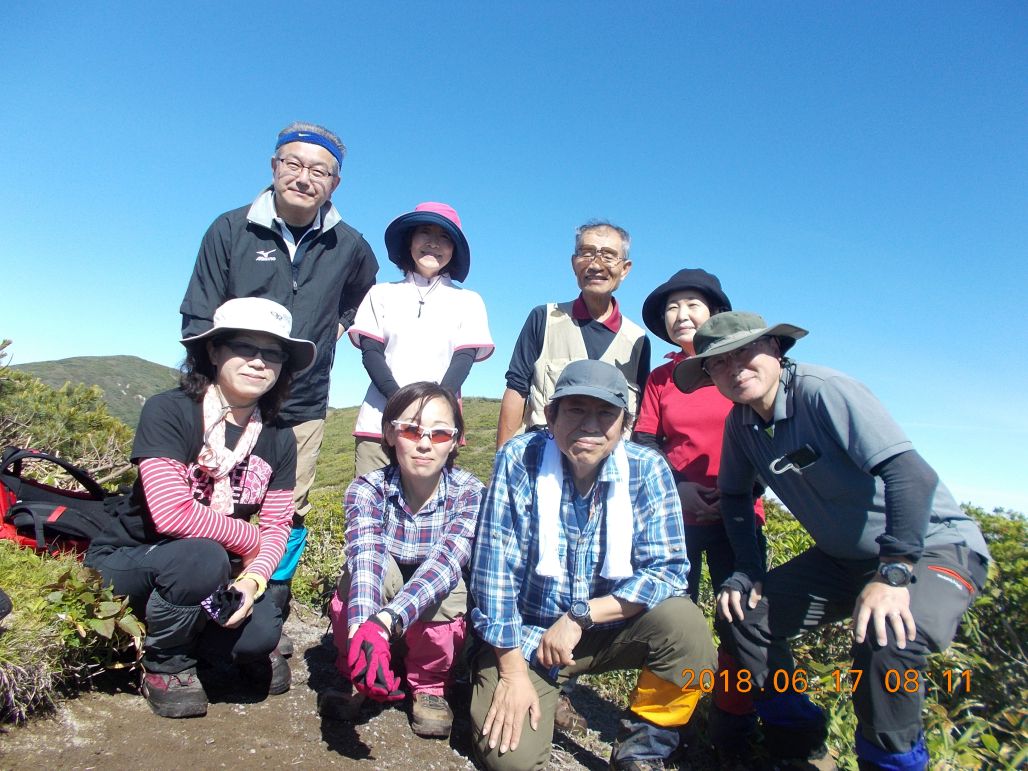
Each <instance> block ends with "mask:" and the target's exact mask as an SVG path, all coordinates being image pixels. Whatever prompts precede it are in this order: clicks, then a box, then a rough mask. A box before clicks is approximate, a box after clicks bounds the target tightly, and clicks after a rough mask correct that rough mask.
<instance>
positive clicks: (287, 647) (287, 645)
mask: <svg viewBox="0 0 1028 771" xmlns="http://www.w3.org/2000/svg"><path fill="white" fill-rule="evenodd" d="M294 649H295V646H294V645H293V638H292V637H290V636H289V635H287V634H286V633H285V630H283V631H282V636H281V637H279V638H278V652H279V653H281V654H282V655H283V656H285V657H286V658H289V657H290V656H292V655H293V650H294Z"/></svg>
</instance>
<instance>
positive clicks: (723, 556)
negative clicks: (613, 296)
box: [633, 268, 764, 760]
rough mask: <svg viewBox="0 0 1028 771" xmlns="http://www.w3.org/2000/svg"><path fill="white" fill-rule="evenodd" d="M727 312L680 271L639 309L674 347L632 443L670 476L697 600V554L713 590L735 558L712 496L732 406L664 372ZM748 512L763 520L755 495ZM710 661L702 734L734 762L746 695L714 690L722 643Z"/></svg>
mask: <svg viewBox="0 0 1028 771" xmlns="http://www.w3.org/2000/svg"><path fill="white" fill-rule="evenodd" d="M731 309H732V303H731V301H730V300H729V299H728V296H727V295H726V294H725V292H724V290H723V289H722V288H721V282H720V281H719V280H718V278H717V276H715V275H712V274H711V273H708V272H707V271H705V270H702V269H699V268H683V269H682V270H680V271H678V272H677V273H675V274H674V275H673V276H671V278H669V279H668V280H667V281H665V282H664V283H663V284H661V285H660V286H658V287H657V288H656V289H654V290H653V291H652V292H651V293H650V294H649V296H648V297H647V298H646V300H645V302H644V303H643V309H642V317H643V322H644V323H645V324H646V326H647V328H648V329H649V330H650V331H651V332H652V333H653V334H655V335H656V336H657V337H659V338H661V339H662V340H665V341H667V342H669V343H671V344H672V345H674V346H675V347H677V348H678V350H677V351H675V352H674V353H670V354H668V358H669V359H670V361H669V362H667V363H666V364H664V365H662V366H660V367H657V368H656V369H654V370H653V372H651V373H650V377H649V380H648V381H647V383H646V388H645V390H644V391H643V397H642V401H641V403H640V406H639V418H638V420H637V421H636V424H635V433H634V435H633V439H634V440H635V441H636V442H638V443H640V444H644V445H647V446H649V447H652V448H653V449H655V450H657V451H658V452H660V453H661V454H663V455H664V457H665V458H666V459H667V461H668V465H670V466H671V469H672V471H673V472H674V475H675V480H676V482H677V483H678V493H679V497H680V498H681V501H682V513H683V515H684V517H685V539H686V545H687V549H688V556H689V595H690V596H691V597H692V599H693V601H694V602H695V601H696V600H697V599H698V597H699V589H700V576H701V574H702V569H703V558H704V555H706V559H707V569H708V570H709V572H710V579H711V583H712V585H713V586H714V587H715V590H716V588H717V587H719V586H720V585H721V582H722V581H723V580H724V579H726V578H728V576H730V575H731V574H732V570H733V568H734V562H735V557H734V554H733V553H732V547H731V544H730V543H729V541H728V535H727V534H726V532H725V529H724V525H723V524H722V521H721V511H720V507H719V504H718V492H717V472H718V463H719V461H720V458H721V442H722V437H723V434H724V422H725V416H726V415H727V414H728V411H729V410H730V409H731V408H732V403H731V402H730V401H729V400H728V399H726V398H725V397H723V396H722V395H721V394H720V392H718V390H717V389H716V388H702V389H700V390H699V391H696V392H695V393H691V394H685V393H682V392H681V391H680V390H678V388H676V387H675V384H674V381H673V379H672V372H673V370H674V368H675V365H676V364H678V363H679V362H681V361H684V360H686V359H688V358H690V357H692V356H694V355H695V353H696V351H695V348H694V347H693V337H694V336H695V334H696V330H697V329H699V327H700V326H701V325H702V324H703V323H704V322H705V321H706V320H707V319H709V318H710V317H711V316H713V315H715V314H717V313H721V312H723V311H730V310H731ZM754 511H755V512H756V514H757V518H758V521H760V522H763V519H764V509H763V506H762V504H761V503H760V500H759V498H758V499H757V501H756V502H755V505H754ZM723 626H724V622H716V623H715V628H716V629H717V631H718V634H719V636H720V637H721V639H725V630H723V629H722V628H721V627H723ZM718 661H719V667H720V669H722V670H726V671H729V672H731V673H732V674H731V675H729V676H727V677H718V678H715V680H716V681H717V682H719V683H720V685H719V686H718V687H717V688H716V689H715V692H714V704H713V706H712V708H711V711H710V735H711V739H712V741H713V742H714V744H715V746H716V748H717V749H718V751H719V754H720V755H722V756H727V755H731V756H733V757H734V756H737V755H739V754H741V753H743V752H745V748H746V741H745V738H746V735H747V734H749V733H750V732H751V731H752V729H753V727H754V726H755V722H756V721H755V717H754V715H753V701H752V699H751V698H750V697H749V695H748V694H744V693H739V692H738V691H736V690H732V691H726V690H725V689H724V688H723V687H722V686H723V685H724V683H725V682H727V683H730V684H731V683H738V681H739V678H738V677H735V672H736V669H737V665H736V663H735V660H734V659H733V658H732V656H731V655H730V654H729V653H728V652H727V651H726V650H725V648H724V646H723V645H722V646H721V648H720V649H719V651H718ZM725 759H726V760H728V758H727V757H726V758H725Z"/></svg>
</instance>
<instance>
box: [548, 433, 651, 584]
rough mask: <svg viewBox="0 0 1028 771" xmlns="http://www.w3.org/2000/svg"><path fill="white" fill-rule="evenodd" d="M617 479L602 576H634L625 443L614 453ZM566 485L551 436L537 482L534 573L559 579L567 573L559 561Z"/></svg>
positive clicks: (612, 489) (610, 504)
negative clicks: (537, 560) (561, 518)
mask: <svg viewBox="0 0 1028 771" xmlns="http://www.w3.org/2000/svg"><path fill="white" fill-rule="evenodd" d="M611 457H612V458H613V461H614V468H615V469H616V470H617V477H618V478H617V479H615V480H612V481H611V483H610V485H609V486H608V489H607V505H606V514H607V528H606V530H607V541H606V543H605V544H604V545H603V554H604V556H603V567H602V568H600V575H601V576H603V577H604V578H607V579H617V578H628V577H630V576H631V575H632V573H633V570H632V531H633V513H632V499H631V497H630V495H629V493H628V453H627V452H626V451H625V445H624V442H618V444H617V447H615V448H614V452H613V454H612V456H611ZM563 487H564V465H563V463H561V452H560V448H558V447H557V443H556V442H555V441H554V440H553V437H549V438H548V439H547V441H546V446H545V447H544V448H543V460H542V465H541V466H540V468H539V479H538V480H537V482H536V504H537V506H538V509H539V510H538V516H539V562H538V564H536V566H535V572H536V573H537V574H538V575H540V576H547V577H549V578H557V577H559V576H561V575H563V574H564V566H563V565H561V564H560V554H559V551H560V550H559V546H560V503H561V493H562V491H563Z"/></svg>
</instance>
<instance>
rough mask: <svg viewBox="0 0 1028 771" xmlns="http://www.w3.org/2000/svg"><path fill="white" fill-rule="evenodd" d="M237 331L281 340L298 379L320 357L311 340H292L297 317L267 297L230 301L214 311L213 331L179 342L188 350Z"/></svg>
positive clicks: (238, 298)
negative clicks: (202, 342) (221, 334)
mask: <svg viewBox="0 0 1028 771" xmlns="http://www.w3.org/2000/svg"><path fill="white" fill-rule="evenodd" d="M233 330H239V331H244V332H263V333H265V334H268V335H271V336H272V337H274V338H276V339H278V340H280V341H281V342H282V347H283V348H285V349H286V350H287V351H288V352H289V360H290V361H291V362H292V365H293V375H294V376H296V375H298V374H300V373H301V372H304V371H305V370H307V369H309V368H310V366H311V364H313V363H314V357H315V356H316V355H317V353H318V347H317V346H316V345H315V344H314V343H312V342H311V341H310V340H300V339H298V338H295V337H290V336H289V334H290V332H292V331H293V314H291V313H290V312H289V311H288V310H286V309H285V308H284V307H282V306H281V305H279V304H278V303H277V302H275V301H274V300H268V299H265V298H263V297H237V298H235V299H233V300H226V301H225V302H224V303H222V304H221V305H220V306H218V309H217V310H216V311H214V325H213V326H212V327H211V328H210V329H208V330H207V331H206V332H203V333H202V334H199V335H193V336H192V337H184V338H182V340H180V341H179V342H181V343H182V345H184V346H186V347H187V348H188V347H189V346H191V345H193V344H194V343H197V342H199V341H200V340H207V339H208V338H210V337H212V336H214V335H216V334H218V333H220V332H227V331H233Z"/></svg>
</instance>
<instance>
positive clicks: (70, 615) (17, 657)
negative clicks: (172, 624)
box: [0, 541, 144, 722]
mask: <svg viewBox="0 0 1028 771" xmlns="http://www.w3.org/2000/svg"><path fill="white" fill-rule="evenodd" d="M0 587H3V589H4V591H5V592H7V594H9V595H10V597H11V600H12V602H13V605H14V610H13V611H12V612H11V614H10V615H9V616H8V617H7V618H6V619H4V620H3V622H0V722H22V721H24V720H25V719H26V718H27V716H28V715H29V714H30V713H31V712H33V711H35V710H39V709H43V708H48V707H50V706H52V705H53V703H54V700H55V698H56V697H57V695H58V694H59V693H61V692H62V691H66V690H69V689H72V690H73V689H77V688H82V687H85V686H87V685H88V683H89V681H90V680H91V678H92V677H93V676H94V675H96V674H98V673H100V672H102V671H104V670H105V669H108V668H115V667H123V666H131V665H133V664H134V663H135V662H136V661H138V657H139V656H140V655H141V653H142V644H143V634H144V631H143V626H142V624H140V623H139V621H138V620H137V619H136V617H135V616H134V615H133V614H132V612H131V610H129V608H128V602H127V600H125V599H122V598H115V597H114V596H113V595H112V593H111V590H110V589H104V588H102V587H101V586H100V582H99V580H98V578H97V576H96V575H95V574H94V573H93V572H92V571H90V570H88V569H87V568H84V567H82V565H81V564H80V563H79V562H78V560H76V559H75V558H74V557H71V556H58V557H48V556H44V557H40V556H38V555H36V554H35V553H34V552H32V551H29V550H27V549H22V548H20V547H18V546H16V545H15V544H14V543H12V542H11V541H0Z"/></svg>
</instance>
